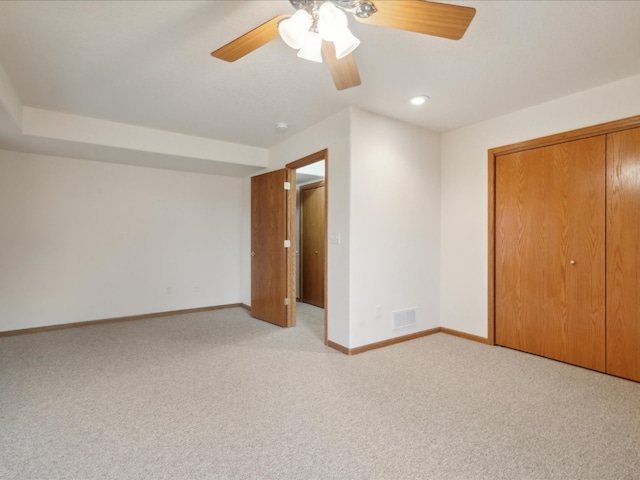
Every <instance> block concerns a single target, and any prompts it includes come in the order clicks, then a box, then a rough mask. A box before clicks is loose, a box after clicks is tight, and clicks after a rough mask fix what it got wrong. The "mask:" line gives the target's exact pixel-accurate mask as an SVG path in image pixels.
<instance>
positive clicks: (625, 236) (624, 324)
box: [607, 128, 640, 381]
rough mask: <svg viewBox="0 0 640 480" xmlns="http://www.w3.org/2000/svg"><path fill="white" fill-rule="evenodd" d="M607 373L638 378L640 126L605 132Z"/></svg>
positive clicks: (639, 343)
mask: <svg viewBox="0 0 640 480" xmlns="http://www.w3.org/2000/svg"><path fill="white" fill-rule="evenodd" d="M607 373H611V374H613V375H618V376H621V377H625V378H630V379H632V380H636V381H640V128H635V129H633V130H625V131H622V132H617V133H612V134H609V135H608V137H607Z"/></svg>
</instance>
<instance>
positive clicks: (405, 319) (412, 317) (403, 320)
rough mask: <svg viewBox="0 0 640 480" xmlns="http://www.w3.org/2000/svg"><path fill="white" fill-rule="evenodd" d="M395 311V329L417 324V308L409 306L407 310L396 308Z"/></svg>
mask: <svg viewBox="0 0 640 480" xmlns="http://www.w3.org/2000/svg"><path fill="white" fill-rule="evenodd" d="M392 313H393V329H394V330H398V329H400V328H407V327H413V326H415V324H416V309H415V308H407V309H405V310H396V311H394V312H392Z"/></svg>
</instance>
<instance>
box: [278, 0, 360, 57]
mask: <svg viewBox="0 0 640 480" xmlns="http://www.w3.org/2000/svg"><path fill="white" fill-rule="evenodd" d="M291 3H292V4H293V5H294V6H295V7H296V8H299V10H298V11H297V12H296V13H294V14H293V15H292V16H291V17H290V18H287V19H286V20H283V21H281V22H280V24H279V25H278V32H279V33H280V37H282V40H284V42H285V43H286V44H287V45H289V46H290V47H291V48H293V49H295V50H299V52H298V57H300V58H304V59H306V60H311V61H312V62H318V63H322V41H323V40H325V41H327V42H333V43H334V44H335V48H336V58H337V59H340V58H343V57H345V56H347V55H349V54H350V53H351V52H353V51H354V50H355V49H356V48H357V47H358V45H360V40H358V39H357V38H356V37H355V36H354V35H353V33H351V31H350V30H349V24H348V20H347V16H346V15H345V13H344V12H343V11H342V10H340V9H339V8H338V7H336V5H335V4H334V3H333V2H331V1H324V2H322V1H320V0H310V1H307V2H291Z"/></svg>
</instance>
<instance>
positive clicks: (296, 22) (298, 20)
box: [278, 10, 313, 50]
mask: <svg viewBox="0 0 640 480" xmlns="http://www.w3.org/2000/svg"><path fill="white" fill-rule="evenodd" d="M311 25H313V17H312V16H311V14H310V13H309V12H307V11H305V10H298V11H297V12H296V13H294V14H293V15H292V16H291V17H289V18H287V19H286V20H282V21H281V22H280V24H279V25H278V32H280V37H281V38H282V40H284V43H286V44H287V45H289V46H290V47H291V48H293V49H294V50H300V49H301V48H302V46H303V45H304V41H305V38H306V36H307V35H306V34H307V32H308V31H309V29H310V28H311Z"/></svg>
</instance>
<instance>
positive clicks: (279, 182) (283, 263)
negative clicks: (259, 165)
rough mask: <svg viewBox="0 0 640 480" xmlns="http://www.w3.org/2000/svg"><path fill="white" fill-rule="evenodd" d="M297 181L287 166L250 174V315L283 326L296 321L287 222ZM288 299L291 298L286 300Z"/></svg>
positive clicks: (292, 240)
mask: <svg viewBox="0 0 640 480" xmlns="http://www.w3.org/2000/svg"><path fill="white" fill-rule="evenodd" d="M291 181H295V179H292V178H291V172H290V171H289V170H287V169H283V170H276V171H274V172H269V173H265V174H263V175H258V176H255V177H252V178H251V315H252V316H253V317H255V318H258V319H260V320H264V321H266V322H269V323H273V324H275V325H279V326H281V327H286V326H293V325H295V301H293V299H294V297H293V291H294V290H293V288H294V287H292V286H293V285H294V284H293V283H292V279H291V270H292V268H291V267H292V259H291V251H293V249H294V248H295V245H291V247H289V248H286V247H285V240H290V241H291V242H292V243H294V239H292V238H291V236H290V233H291V229H290V225H289V223H288V219H289V213H288V212H289V211H288V209H289V208H290V206H291V190H290V189H289V190H287V189H285V182H289V183H290V182H291ZM287 299H289V300H287Z"/></svg>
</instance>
